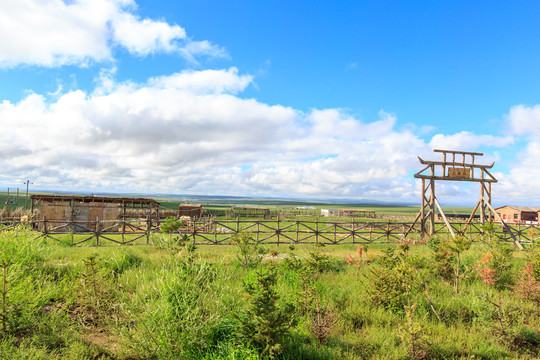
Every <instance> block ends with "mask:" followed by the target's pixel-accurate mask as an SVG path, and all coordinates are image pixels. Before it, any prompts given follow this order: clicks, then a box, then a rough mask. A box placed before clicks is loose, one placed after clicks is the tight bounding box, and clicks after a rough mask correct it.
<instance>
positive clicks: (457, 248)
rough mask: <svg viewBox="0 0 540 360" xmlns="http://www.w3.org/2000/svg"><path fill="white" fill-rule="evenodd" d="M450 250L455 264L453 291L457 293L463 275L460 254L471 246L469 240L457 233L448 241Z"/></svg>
mask: <svg viewBox="0 0 540 360" xmlns="http://www.w3.org/2000/svg"><path fill="white" fill-rule="evenodd" d="M448 247H449V249H450V251H452V252H453V253H454V254H455V256H456V265H455V266H454V281H455V293H456V295H457V294H458V293H459V280H460V278H462V277H463V274H461V255H462V254H463V253H464V252H465V251H467V250H469V248H470V247H471V240H469V239H468V238H466V237H465V236H463V235H457V236H456V237H455V238H453V239H452V240H450V242H449V243H448Z"/></svg>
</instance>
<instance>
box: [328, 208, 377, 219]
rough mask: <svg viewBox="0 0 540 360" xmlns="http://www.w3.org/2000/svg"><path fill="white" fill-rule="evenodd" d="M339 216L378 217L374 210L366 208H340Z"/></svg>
mask: <svg viewBox="0 0 540 360" xmlns="http://www.w3.org/2000/svg"><path fill="white" fill-rule="evenodd" d="M337 217H354V218H370V219H374V218H375V217H376V215H375V211H374V210H366V209H339V210H338V212H337Z"/></svg>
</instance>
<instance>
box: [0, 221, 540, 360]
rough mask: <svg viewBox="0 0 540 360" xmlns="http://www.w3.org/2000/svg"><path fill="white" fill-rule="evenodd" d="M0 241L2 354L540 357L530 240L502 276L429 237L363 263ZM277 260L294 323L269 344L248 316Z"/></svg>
mask: <svg viewBox="0 0 540 360" xmlns="http://www.w3.org/2000/svg"><path fill="white" fill-rule="evenodd" d="M164 236H165V237H167V235H164ZM166 240H167V238H164V239H163V241H166ZM0 249H1V250H0V265H1V266H0V289H1V292H2V293H1V294H0V302H1V303H0V315H1V316H0V358H6V359H8V358H9V359H265V358H270V357H273V358H278V359H411V358H422V357H423V358H429V359H460V358H463V359H465V358H476V359H502V358H509V359H510V358H512V359H514V358H516V359H534V358H538V357H540V353H539V350H538V349H539V348H540V314H539V311H538V304H537V303H536V302H535V300H534V299H535V298H534V297H530V298H526V297H523V294H522V293H520V292H518V291H517V290H515V289H516V286H515V284H518V283H519V277H520V276H522V275H521V274H524V272H523V271H522V269H523V266H524V265H525V263H526V262H527V261H529V262H533V263H534V264H537V262H534V259H536V257H535V256H536V255H535V253H533V251H538V250H534V249H532V250H531V251H532V252H531V253H529V254H528V256H525V255H523V254H522V253H521V252H518V251H517V250H515V249H511V251H510V252H509V257H508V259H507V260H505V261H508V262H510V263H511V264H512V266H511V267H506V266H505V267H504V271H506V272H507V274H506V275H505V276H506V277H505V278H504V279H505V280H504V282H499V283H498V284H490V283H489V282H487V283H486V282H485V281H483V278H482V274H481V273H479V272H478V270H477V268H478V267H475V265H476V264H478V263H479V262H480V261H481V260H482V259H483V258H484V257H485V253H486V250H487V248H486V246H485V245H482V244H473V245H472V246H471V248H470V249H468V250H467V249H465V250H463V251H462V252H460V254H459V256H460V258H459V264H458V261H457V258H456V256H455V255H452V254H450V255H449V257H447V258H442V257H440V256H439V257H437V256H435V255H436V254H435V253H434V250H433V248H430V247H429V246H410V247H407V249H405V248H404V247H403V246H402V247H398V246H397V245H396V244H389V245H383V244H378V245H370V247H369V250H368V252H367V256H366V254H365V253H364V254H363V255H362V256H363V257H362V261H359V262H356V261H350V260H349V262H347V259H350V258H351V257H352V258H353V259H356V258H358V255H357V254H358V252H357V251H358V248H357V246H355V245H351V244H348V245H342V246H341V245H340V246H326V247H316V246H315V245H299V246H295V247H294V248H288V247H285V246H280V247H275V246H264V247H262V250H259V251H260V252H259V253H258V254H259V255H260V256H261V263H260V264H255V265H254V266H243V264H241V263H239V262H238V261H237V260H236V259H237V257H236V256H235V254H238V251H239V249H237V248H236V247H235V246H234V245H229V246H206V247H205V246H198V247H197V248H192V247H190V248H189V249H188V248H186V247H185V246H184V245H179V246H171V247H167V246H162V247H159V246H131V247H84V248H75V247H67V246H63V245H62V244H59V243H57V242H54V241H51V240H48V241H44V240H36V239H35V235H34V234H32V233H30V232H28V231H27V230H25V229H15V230H13V231H9V232H2V233H0ZM388 249H393V252H392V251H388ZM531 259H532V260H531ZM438 261H439V262H440V261H446V262H447V265H448V266H450V268H449V270H448V269H447V268H445V266H436V265H437V262H438ZM486 264H487V265H486V266H495V265H490V263H486ZM458 265H459V276H460V284H459V291H458V293H457V294H456V291H455V281H454V278H453V276H454V274H455V273H456V272H455V267H456V266H458ZM535 266H538V265H535ZM269 267H272V268H273V269H274V270H272V271H275V283H272V287H273V290H272V291H273V292H270V293H269V294H270V296H272V297H273V296H274V295H275V296H276V309H285V308H286V309H287V317H289V316H290V319H291V320H294V321H291V322H290V323H287V324H291V325H292V326H290V327H288V328H287V331H284V332H275V333H273V334H274V335H275V336H276V337H275V338H274V339H275V340H273V341H275V342H274V343H273V344H274V345H276V344H279V351H274V352H264V351H263V350H262V349H261V346H260V343H257V342H252V341H250V340H249V339H250V336H246V333H245V332H242V331H241V330H242V326H244V325H242V321H240V318H241V316H242V314H247V313H249V311H252V310H253V309H254V306H256V303H254V302H253V296H255V295H256V294H257V293H256V285H257V284H258V283H257V281H256V280H257V276H260V275H257V274H262V273H264V274H267V272H266V270H265V269H268V268H269ZM445 269H446V270H445ZM533 270H534V269H533ZM445 271H450V276H446V275H445V273H444V272H445ZM531 271H532V270H531ZM531 271H529V274H535V273H534V272H531ZM381 277H384V279H387V281H386V282H380V281H379V280H380V279H381ZM527 281H528V282H527V284H533V283H532V282H533V281H536V280H534V278H532V277H529V278H527ZM538 281H540V279H538ZM245 284H251V285H245ZM246 286H247V287H246ZM247 289H249V291H248V290H247ZM272 294H274V295H272ZM387 296H393V297H391V298H387ZM250 297H251V299H250ZM270 300H271V299H270V298H266V300H265V301H269V302H268V303H271V301H270ZM285 304H291V305H294V307H285ZM272 306H273V305H272ZM250 309H251V310H250ZM252 313H254V314H255V313H256V312H253V311H252ZM275 314H276V316H278V317H279V316H285V315H284V314H283V313H280V312H279V311H276V313H275ZM280 314H281V315H280ZM325 314H326V315H325ZM327 314H331V315H332V316H333V318H332V320H331V321H327V322H324V321H322V320H321V319H323V317H324V316H327ZM261 319H263V321H264V318H261ZM282 320H284V319H282ZM257 321H259V320H257ZM261 324H262V323H261V322H257V326H256V327H254V328H257V329H261V326H260V325H261ZM276 324H281V325H280V326H282V325H283V324H285V323H284V322H279V321H278V322H276ZM268 326H271V325H268ZM314 326H315V327H318V329H319V332H317V331H314V330H313V329H314ZM262 328H264V327H262ZM245 329H246V328H244V330H245ZM257 331H258V330H257ZM321 334H322V335H321ZM274 335H272V336H274ZM278 337H279V338H278ZM411 345H413V346H411ZM276 349H277V348H276Z"/></svg>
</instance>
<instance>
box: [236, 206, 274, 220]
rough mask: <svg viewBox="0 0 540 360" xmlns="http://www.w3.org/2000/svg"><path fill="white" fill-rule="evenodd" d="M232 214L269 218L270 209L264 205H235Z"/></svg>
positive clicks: (244, 216)
mask: <svg viewBox="0 0 540 360" xmlns="http://www.w3.org/2000/svg"><path fill="white" fill-rule="evenodd" d="M230 216H232V217H243V218H263V219H269V218H270V217H271V215H270V209H268V208H264V207H249V206H233V207H232V208H231V212H230Z"/></svg>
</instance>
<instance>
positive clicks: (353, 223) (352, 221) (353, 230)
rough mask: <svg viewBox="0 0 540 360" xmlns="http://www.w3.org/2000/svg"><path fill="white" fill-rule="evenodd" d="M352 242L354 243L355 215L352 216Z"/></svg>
mask: <svg viewBox="0 0 540 360" xmlns="http://www.w3.org/2000/svg"><path fill="white" fill-rule="evenodd" d="M351 235H352V243H353V244H354V243H355V242H354V217H353V218H352V227H351Z"/></svg>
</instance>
